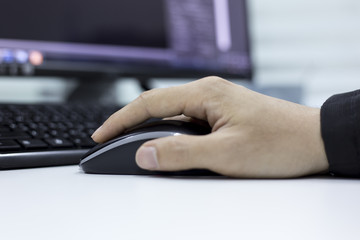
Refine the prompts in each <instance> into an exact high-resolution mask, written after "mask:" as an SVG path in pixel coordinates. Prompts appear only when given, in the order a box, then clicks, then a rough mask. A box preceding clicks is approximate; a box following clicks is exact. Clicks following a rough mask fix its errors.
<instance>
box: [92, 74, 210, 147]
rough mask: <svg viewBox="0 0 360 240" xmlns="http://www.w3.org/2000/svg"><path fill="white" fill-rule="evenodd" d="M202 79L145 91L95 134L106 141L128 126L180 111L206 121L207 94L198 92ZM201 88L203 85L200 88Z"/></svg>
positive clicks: (97, 138)
mask: <svg viewBox="0 0 360 240" xmlns="http://www.w3.org/2000/svg"><path fill="white" fill-rule="evenodd" d="M197 84H201V83H200V82H199V81H195V82H191V83H188V84H185V85H181V86H176V87H170V88H158V89H153V90H150V91H146V92H144V93H142V94H141V95H140V96H139V97H138V98H136V99H135V100H134V101H132V102H131V103H129V104H128V105H126V106H125V107H123V108H122V109H120V110H119V111H117V112H115V113H114V114H113V115H111V116H110V117H109V118H108V119H107V120H106V121H105V122H104V124H103V125H102V126H101V127H100V128H99V129H98V130H97V131H96V132H95V133H94V134H93V136H92V138H93V139H94V141H96V142H105V141H107V140H109V139H111V138H113V137H115V136H117V135H119V134H120V133H122V132H123V131H124V130H125V129H128V128H130V127H132V126H135V125H137V124H140V123H142V122H144V121H146V120H147V119H149V118H164V117H172V116H176V115H180V114H184V115H186V116H190V117H194V118H198V119H202V120H206V111H204V109H202V108H203V105H202V101H203V99H204V98H205V97H206V96H205V95H203V94H200V93H199V88H197V87H196V85H197ZM200 89H201V88H200Z"/></svg>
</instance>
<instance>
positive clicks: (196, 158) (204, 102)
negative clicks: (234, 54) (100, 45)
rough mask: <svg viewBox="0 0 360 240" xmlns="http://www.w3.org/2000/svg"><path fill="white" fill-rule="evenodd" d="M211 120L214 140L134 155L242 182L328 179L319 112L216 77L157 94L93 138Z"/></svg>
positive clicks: (171, 143)
mask: <svg viewBox="0 0 360 240" xmlns="http://www.w3.org/2000/svg"><path fill="white" fill-rule="evenodd" d="M181 114H183V115H185V116H186V117H190V118H194V119H197V120H202V121H206V122H208V123H209V125H210V126H211V127H212V133H211V134H208V135H204V136H189V135H180V136H174V137H166V138H160V139H155V140H151V141H148V142H146V143H144V144H143V145H142V146H141V147H140V148H139V149H138V151H137V153H136V162H137V164H138V165H139V166H140V167H141V168H144V169H148V170H158V171H175V170H187V169H193V168H197V169H209V170H211V171H214V172H217V173H219V174H222V175H226V176H231V177H242V178H289V177H299V176H305V175H310V174H316V173H322V172H325V171H326V170H327V169H328V162H327V159H326V154H325V150H324V146H323V141H322V138H321V132H320V109H315V108H310V107H305V106H302V105H298V104H295V103H291V102H287V101H284V100H280V99H276V98H272V97H269V96H265V95H262V94H259V93H256V92H253V91H251V90H249V89H246V88H244V87H242V86H239V85H236V84H233V83H231V82H228V81H226V80H224V79H221V78H218V77H207V78H203V79H200V80H198V81H194V82H191V83H188V84H185V85H182V86H177V87H171V88H165V89H153V90H150V91H147V92H144V93H142V94H141V95H140V96H139V97H138V98H137V99H135V100H134V101H133V102H131V103H130V104H128V105H127V106H125V107H124V108H122V109H120V110H119V111H118V112H116V113H114V114H113V115H112V116H111V117H110V118H109V119H108V120H106V121H105V122H104V124H103V125H102V127H101V128H99V129H98V130H97V131H96V132H95V133H94V135H93V139H94V140H95V141H96V142H104V141H107V140H109V139H111V138H113V137H115V136H117V135H119V134H120V133H122V132H123V131H124V130H125V129H128V128H130V127H132V126H134V125H136V124H139V123H141V122H143V121H145V120H147V119H149V118H152V117H155V118H166V117H173V116H178V115H181Z"/></svg>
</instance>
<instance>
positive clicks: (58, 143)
mask: <svg viewBox="0 0 360 240" xmlns="http://www.w3.org/2000/svg"><path fill="white" fill-rule="evenodd" d="M45 141H46V142H47V143H48V144H50V146H52V147H55V148H62V147H72V146H74V144H72V143H71V142H70V141H69V140H66V139H63V138H49V139H45Z"/></svg>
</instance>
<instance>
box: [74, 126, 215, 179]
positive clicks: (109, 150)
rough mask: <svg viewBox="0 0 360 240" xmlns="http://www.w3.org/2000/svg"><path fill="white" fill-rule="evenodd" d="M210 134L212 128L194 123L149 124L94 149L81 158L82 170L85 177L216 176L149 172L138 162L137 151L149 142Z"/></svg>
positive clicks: (205, 172) (199, 171) (204, 172)
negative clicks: (107, 175)
mask: <svg viewBox="0 0 360 240" xmlns="http://www.w3.org/2000/svg"><path fill="white" fill-rule="evenodd" d="M210 132H211V128H210V127H206V126H203V125H199V124H195V123H192V122H184V121H176V120H158V121H152V122H147V123H145V124H141V125H139V126H136V127H134V128H132V129H130V130H128V131H126V132H125V133H124V134H122V135H120V136H118V137H117V138H115V139H113V140H110V141H108V142H106V143H103V144H99V145H97V146H95V147H94V148H92V149H91V150H90V151H89V152H87V153H86V154H85V155H84V156H83V157H82V158H81V161H80V167H81V169H82V170H83V171H84V172H85V173H98V174H123V175H128V174H129V175H179V176H182V175H184V176H186V175H190V176H192V175H194V176H196V175H204V176H207V175H209V176H211V175H216V174H215V173H213V172H211V171H208V170H202V169H194V170H186V171H175V172H167V171H166V172H165V171H163V172H162V171H148V170H144V169H141V168H140V167H138V166H137V164H136V162H135V154H136V151H137V149H138V148H139V147H140V146H141V145H142V144H143V143H144V142H146V141H149V140H151V139H156V138H161V137H167V136H176V135H179V134H190V135H205V134H209V133H210Z"/></svg>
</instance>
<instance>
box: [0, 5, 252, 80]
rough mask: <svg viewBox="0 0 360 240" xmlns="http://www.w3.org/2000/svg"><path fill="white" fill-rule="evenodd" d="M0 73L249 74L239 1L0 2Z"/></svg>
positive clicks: (244, 24)
mask: <svg viewBox="0 0 360 240" xmlns="http://www.w3.org/2000/svg"><path fill="white" fill-rule="evenodd" d="M0 22H1V26H2V27H1V28H0V65H1V67H0V74H1V75H9V74H10V75H33V74H35V75H37V74H40V75H42V74H47V75H62V74H70V75H76V74H81V73H86V72H89V73H93V72H99V73H101V72H105V73H115V74H119V75H132V76H134V75H146V76H151V77H153V76H160V77H161V76H194V75H200V74H205V75H209V74H218V75H226V76H229V75H230V76H235V77H244V78H249V77H250V75H251V60H250V51H249V37H248V29H247V16H246V4H245V0H181V1H179V0H151V1H149V0H121V1H119V0H61V1H48V0H32V1H27V0H2V1H1V14H0Z"/></svg>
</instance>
